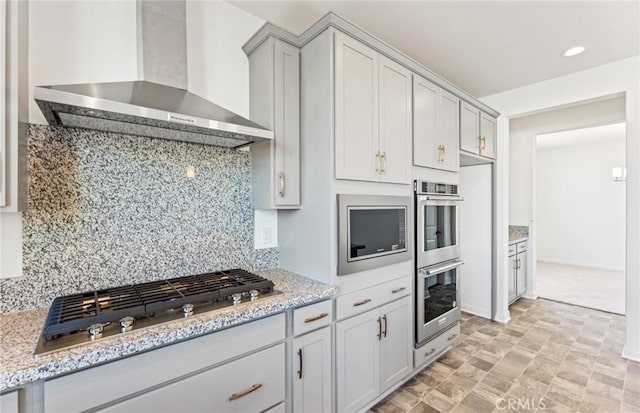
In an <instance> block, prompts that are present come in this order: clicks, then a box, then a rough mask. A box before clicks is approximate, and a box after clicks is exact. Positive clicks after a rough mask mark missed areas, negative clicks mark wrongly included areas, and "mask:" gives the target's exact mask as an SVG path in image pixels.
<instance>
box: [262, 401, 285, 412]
mask: <svg viewBox="0 0 640 413" xmlns="http://www.w3.org/2000/svg"><path fill="white" fill-rule="evenodd" d="M286 411H287V407H286V405H285V404H284V403H280V404H279V405H277V406H274V407H272V408H270V409H269V410H265V412H264V413H286Z"/></svg>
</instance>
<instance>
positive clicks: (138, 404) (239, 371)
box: [101, 344, 285, 413]
mask: <svg viewBox="0 0 640 413" xmlns="http://www.w3.org/2000/svg"><path fill="white" fill-rule="evenodd" d="M284 369H285V345H284V344H278V345H277V346H275V347H271V348H269V349H267V350H263V351H261V352H259V353H256V354H252V355H250V356H246V357H243V358H241V359H239V360H236V361H232V362H231V363H227V364H225V365H223V366H220V367H217V368H214V369H211V370H208V371H205V372H204V373H200V374H196V375H194V376H191V377H189V378H186V379H184V380H180V381H178V382H176V383H173V384H170V385H168V386H164V387H161V388H158V389H156V390H153V391H150V392H148V393H144V394H142V395H141V396H138V397H135V398H133V399H130V400H127V401H124V402H122V403H119V404H116V405H114V406H111V407H109V408H107V409H105V410H101V412H103V413H106V412H110V413H115V412H118V413H127V412H131V413H144V412H181V411H191V412H204V411H216V412H247V413H250V412H261V411H263V410H266V409H267V408H269V407H271V406H274V405H275V404H277V403H279V402H282V401H283V400H284V398H285V370H284Z"/></svg>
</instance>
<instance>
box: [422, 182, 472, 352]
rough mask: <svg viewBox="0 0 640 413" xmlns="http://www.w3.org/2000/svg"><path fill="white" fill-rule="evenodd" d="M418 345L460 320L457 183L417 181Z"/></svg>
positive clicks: (460, 200)
mask: <svg viewBox="0 0 640 413" xmlns="http://www.w3.org/2000/svg"><path fill="white" fill-rule="evenodd" d="M414 190H415V197H414V198H415V209H414V211H415V223H416V232H415V237H416V243H415V245H416V257H415V262H416V334H415V337H416V347H420V346H421V345H423V344H425V343H426V342H427V341H429V340H430V339H431V338H432V337H434V336H436V335H438V334H439V333H441V332H442V331H444V330H446V329H448V328H449V327H451V326H452V325H453V324H455V323H457V322H458V321H459V320H460V308H459V307H458V303H459V302H460V289H459V284H458V281H459V268H460V266H461V265H462V264H463V262H462V260H461V259H460V244H459V239H460V237H459V207H460V203H461V202H462V197H461V196H460V195H459V194H458V187H457V185H449V184H439V183H433V182H424V181H415V183H414Z"/></svg>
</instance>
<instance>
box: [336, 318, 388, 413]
mask: <svg viewBox="0 0 640 413" xmlns="http://www.w3.org/2000/svg"><path fill="white" fill-rule="evenodd" d="M379 320H380V317H379V312H378V310H377V309H376V310H371V311H369V312H366V313H364V314H361V315H359V316H356V317H353V318H350V319H348V320H345V321H341V322H339V323H337V324H336V369H337V371H336V380H337V385H336V386H337V392H338V395H337V396H338V397H337V399H338V411H339V412H356V411H359V410H361V409H362V408H363V407H364V406H365V405H366V404H367V403H368V402H370V401H371V400H373V399H374V398H375V397H376V396H378V394H380V340H379V338H378V333H379V329H380V326H381V325H380V321H379Z"/></svg>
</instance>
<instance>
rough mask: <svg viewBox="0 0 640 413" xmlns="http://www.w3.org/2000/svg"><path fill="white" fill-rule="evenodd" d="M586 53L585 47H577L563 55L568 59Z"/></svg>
mask: <svg viewBox="0 0 640 413" xmlns="http://www.w3.org/2000/svg"><path fill="white" fill-rule="evenodd" d="M582 52H584V47H582V46H576V47H572V48H571V49H568V50H566V51H565V52H564V53H563V55H564V56H567V57H571V56H577V55H579V54H580V53H582Z"/></svg>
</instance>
